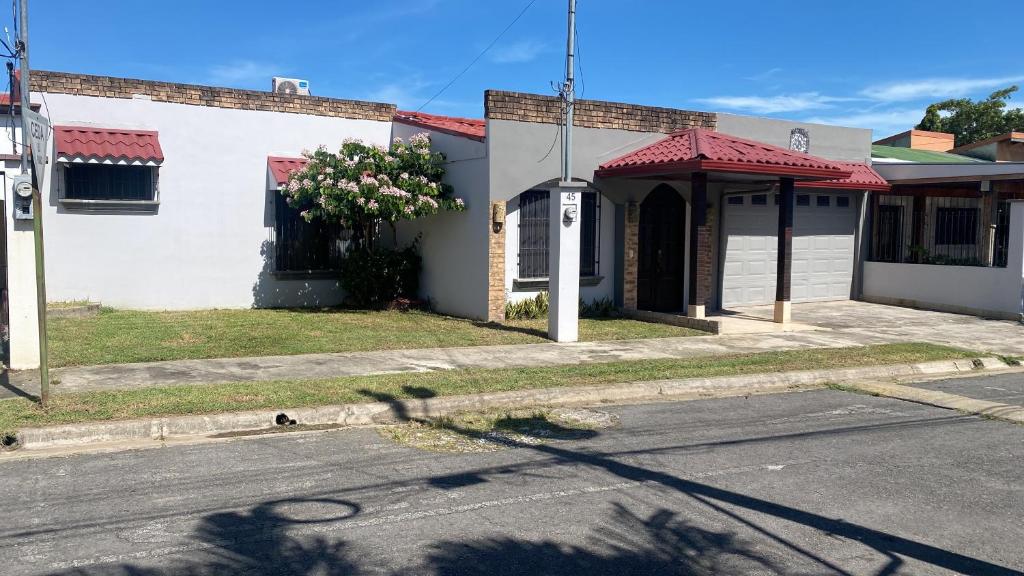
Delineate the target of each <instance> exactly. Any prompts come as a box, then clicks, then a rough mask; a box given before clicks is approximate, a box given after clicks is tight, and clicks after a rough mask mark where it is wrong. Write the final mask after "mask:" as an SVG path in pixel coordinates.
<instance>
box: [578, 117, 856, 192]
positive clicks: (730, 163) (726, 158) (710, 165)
mask: <svg viewBox="0 0 1024 576" xmlns="http://www.w3.org/2000/svg"><path fill="white" fill-rule="evenodd" d="M695 172H703V173H713V174H716V175H717V177H716V179H720V180H732V179H737V180H750V179H751V178H750V176H754V177H758V176H760V177H764V176H771V177H773V179H775V178H793V179H800V180H841V179H845V178H849V177H850V176H851V175H852V174H853V170H852V169H850V168H848V167H846V166H844V165H843V164H841V163H838V162H832V161H830V160H825V159H823V158H818V157H817V156H811V155H810V154H803V153H801V152H796V151H794V150H787V149H785V148H780V147H778V146H772V145H771V144H765V143H763V142H756V141H754V140H746V139H743V138H737V137H735V136H730V135H728V134H722V133H721V132H714V131H712V130H707V129H704V128H691V129H688V130H681V131H679V132H675V133H673V134H670V135H668V136H667V137H665V138H663V139H661V140H659V141H657V142H655V143H654V144H651V145H649V146H645V147H643V148H640V149H639V150H636V151H633V152H630V153H629V154H626V155H624V156H620V157H618V158H615V159H614V160H610V161H608V162H605V163H604V164H602V165H601V166H600V167H599V168H598V169H597V170H596V171H595V173H594V175H595V176H597V177H601V178H610V177H623V176H624V177H634V178H651V177H657V178H664V179H672V178H684V179H685V178H687V177H688V176H689V175H690V174H693V173H695ZM733 175H735V176H733ZM755 179H756V178H755Z"/></svg>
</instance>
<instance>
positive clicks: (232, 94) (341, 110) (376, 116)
mask: <svg viewBox="0 0 1024 576" xmlns="http://www.w3.org/2000/svg"><path fill="white" fill-rule="evenodd" d="M268 80H269V79H268ZM29 81H30V82H31V84H32V91H34V92H45V93H47V94H74V95H78V96H96V97H99V98H125V99H129V98H132V97H133V96H135V95H143V96H148V97H149V98H150V99H152V100H153V101H154V102H169V103H172V104H190V105H193V106H213V107H217V108H231V109H236V110H262V111H266V112H285V113H291V114H310V115H313V116H329V117H334V118H351V119H355V120H377V121H379V122H390V121H391V119H392V118H393V117H394V115H395V105H394V104H385V103H382V102H363V101H359V100H342V99H338V98H324V97H322V96H297V95H288V94H275V93H273V92H261V91H259V90H239V89H237V88H218V87H214V86H200V85H196V84H179V83H176V82H157V81H153V80H136V79H133V78H115V77H112V76H93V75H90V74H71V73H68V72H48V71H45V70H33V71H32V75H31V76H30V78H29Z"/></svg>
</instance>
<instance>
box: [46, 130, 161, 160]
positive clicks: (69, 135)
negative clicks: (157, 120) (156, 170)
mask: <svg viewBox="0 0 1024 576" xmlns="http://www.w3.org/2000/svg"><path fill="white" fill-rule="evenodd" d="M53 139H54V142H55V145H56V148H57V160H58V161H61V162H87V163H97V164H151V165H156V164H160V163H162V162H163V161H164V152H163V150H162V149H161V148H160V139H159V137H158V133H157V132H156V131H155V130H127V129H121V128H94V127H92V126H54V127H53Z"/></svg>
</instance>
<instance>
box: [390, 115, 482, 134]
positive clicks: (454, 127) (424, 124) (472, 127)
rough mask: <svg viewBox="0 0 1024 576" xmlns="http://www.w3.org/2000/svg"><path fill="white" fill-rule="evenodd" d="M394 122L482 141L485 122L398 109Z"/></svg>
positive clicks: (477, 119)
mask: <svg viewBox="0 0 1024 576" xmlns="http://www.w3.org/2000/svg"><path fill="white" fill-rule="evenodd" d="M395 122H399V123H401V124H408V125H409V126H417V127H419V128H426V129H428V130H435V131H437V132H442V133H444V134H451V135H452V136H462V137H464V138H471V139H473V140H479V141H481V142H483V141H484V137H485V136H486V132H487V124H486V122H484V121H483V120H481V119H479V118H459V117H456V116H438V115H436V114H424V113H423V112H407V111H404V110H399V111H398V112H397V113H396V114H395Z"/></svg>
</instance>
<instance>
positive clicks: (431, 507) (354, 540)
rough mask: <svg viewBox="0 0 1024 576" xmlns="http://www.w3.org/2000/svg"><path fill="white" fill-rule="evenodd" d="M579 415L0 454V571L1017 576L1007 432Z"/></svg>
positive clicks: (1021, 441) (757, 399)
mask: <svg viewBox="0 0 1024 576" xmlns="http://www.w3.org/2000/svg"><path fill="white" fill-rule="evenodd" d="M995 378H998V377H995ZM994 381H998V380H994ZM602 410H607V411H611V412H614V413H616V414H618V415H619V416H620V419H621V424H620V426H619V427H617V428H614V429H607V430H601V431H598V432H595V433H594V434H593V435H591V436H590V437H588V438H585V439H581V440H573V441H563V442H554V443H551V444H547V445H538V446H522V447H517V448H511V449H508V450H502V451H498V452H488V453H474V454H438V453H431V452H423V451H419V450H415V449H412V448H408V447H405V446H402V445H398V444H395V443H393V442H392V441H390V440H387V439H385V438H383V437H382V436H380V435H379V434H378V433H377V431H375V430H373V429H354V430H340V431H334V432H321V433H312V434H285V435H277V436H265V437H256V438H246V439H236V440H232V441H226V442H218V443H207V444H199V445H191V446H174V447H167V448H160V449H151V450H137V451H129V452H120V453H113V454H98V455H81V456H72V457H65V458H48V459H29V460H17V461H8V462H5V463H0V478H3V479H4V482H3V485H2V487H0V502H2V506H3V510H4V513H3V522H2V523H0V566H2V569H0V572H2V573H3V574H6V575H12V576H13V575H21V574H81V575H93V574H104V575H107V574H114V575H122V574H123V575H138V576H143V575H156V574H168V575H170V574H175V575H182V574H183V575H193V574H268V575H269V574H274V575H278V574H387V575H399V574H402V575H404V574H427V575H430V574H443V575H455V574H460V575H461V574H469V575H474V574H481V575H483V574H488V575H520V574H551V575H554V574H558V575H566V574H570V575H571V574H586V575H588V576H593V575H598V574H856V575H858V576H861V575H879V576H880V575H889V574H955V573H961V574H1022V573H1024V572H1021V571H1024V554H1022V553H1021V543H1022V542H1024V521H1022V519H1024V475H1022V474H1021V463H1022V462H1024V427H1020V426H1015V425H1012V424H1007V423H1003V422H997V421H991V420H985V419H981V418H975V417H969V416H964V415H961V414H958V413H956V412H951V411H947V410H941V409H937V408H931V407H926V406H920V405H917V404H912V403H906V402H900V401H897V400H890V399H885V398H876V397H871V396H865V395H859V394H851V393H845V392H837V391H828V390H822V391H814V392H800V393H789V394H777V395H769V396H753V397H750V398H730V399H716V400H703V401H695V402H683V403H664V404H651V405H640V406H624V407H606V408H602Z"/></svg>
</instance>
